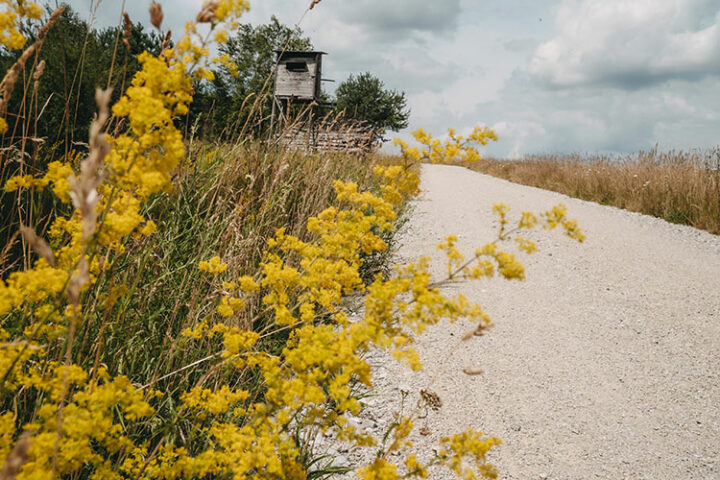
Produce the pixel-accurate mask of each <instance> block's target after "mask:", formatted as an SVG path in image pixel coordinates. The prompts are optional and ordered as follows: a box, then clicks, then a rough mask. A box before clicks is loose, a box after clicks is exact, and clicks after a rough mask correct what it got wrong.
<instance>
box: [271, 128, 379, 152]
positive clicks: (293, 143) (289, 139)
mask: <svg viewBox="0 0 720 480" xmlns="http://www.w3.org/2000/svg"><path fill="white" fill-rule="evenodd" d="M278 143H279V144H280V145H283V146H285V147H287V148H290V149H293V150H302V151H319V152H342V153H355V154H367V153H370V152H372V151H374V150H376V149H377V148H378V147H379V141H378V137H377V135H376V133H375V130H374V129H373V128H372V127H370V126H369V125H367V124H365V123H363V122H357V121H352V120H344V121H339V122H333V123H325V124H321V125H319V126H315V131H314V135H311V131H310V127H309V125H308V124H300V125H298V124H296V125H293V126H290V127H288V128H286V129H285V130H284V131H283V132H282V133H281V134H280V135H279V136H278Z"/></svg>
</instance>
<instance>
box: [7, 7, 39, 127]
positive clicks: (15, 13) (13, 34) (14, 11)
mask: <svg viewBox="0 0 720 480" xmlns="http://www.w3.org/2000/svg"><path fill="white" fill-rule="evenodd" d="M0 6H2V8H3V10H2V11H0V46H3V47H5V48H7V49H8V50H17V49H20V48H23V47H24V46H25V43H26V42H27V39H26V38H25V36H24V35H23V34H22V33H21V32H20V28H21V24H22V20H23V19H27V20H38V19H39V18H40V17H41V16H42V8H41V7H40V5H38V4H37V3H35V2H30V1H28V2H26V1H24V0H0ZM3 100H4V101H5V102H7V99H3ZM7 129H8V124H7V121H6V120H5V119H4V118H2V117H0V134H3V133H5V132H7Z"/></svg>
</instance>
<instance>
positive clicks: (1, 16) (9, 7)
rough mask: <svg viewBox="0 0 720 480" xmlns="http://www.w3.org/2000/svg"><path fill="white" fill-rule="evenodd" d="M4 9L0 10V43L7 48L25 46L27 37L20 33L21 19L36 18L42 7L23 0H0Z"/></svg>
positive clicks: (13, 48)
mask: <svg viewBox="0 0 720 480" xmlns="http://www.w3.org/2000/svg"><path fill="white" fill-rule="evenodd" d="M0 5H2V6H3V8H4V10H3V11H2V12H0V45H2V46H4V47H6V48H8V49H9V50H17V49H20V48H23V47H24V46H25V42H27V39H26V38H25V37H24V36H23V34H22V33H20V22H21V21H22V20H23V19H32V20H38V19H39V18H40V17H41V16H42V12H43V10H42V7H40V5H38V4H37V3H35V2H26V1H23V0H0Z"/></svg>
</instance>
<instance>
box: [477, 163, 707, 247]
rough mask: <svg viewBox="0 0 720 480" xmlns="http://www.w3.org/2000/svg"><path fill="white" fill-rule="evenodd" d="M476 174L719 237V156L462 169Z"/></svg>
mask: <svg viewBox="0 0 720 480" xmlns="http://www.w3.org/2000/svg"><path fill="white" fill-rule="evenodd" d="M463 165H464V166H466V167H468V168H471V169H473V170H476V171H478V172H482V173H486V174H489V175H493V176H495V177H499V178H504V179H506V180H510V181H512V182H516V183H521V184H523V185H530V186H533V187H538V188H544V189H546V190H552V191H555V192H559V193H564V194H565V195H569V196H571V197H576V198H581V199H583V200H589V201H592V202H597V203H601V204H603V205H612V206H614V207H619V208H624V209H626V210H630V211H632V212H640V213H644V214H647V215H652V216H655V217H658V218H662V219H665V220H667V221H669V222H672V223H678V224H684V225H691V226H693V227H695V228H700V229H703V230H707V231H708V232H710V233H714V234H716V235H718V234H720V150H719V149H714V150H711V151H670V152H659V151H658V150H650V151H647V152H640V153H638V154H634V155H625V156H622V157H605V156H594V157H583V156H580V155H535V156H531V157H527V158H522V159H519V160H497V159H492V158H484V159H482V160H481V161H478V162H474V163H472V164H470V163H464V164H463Z"/></svg>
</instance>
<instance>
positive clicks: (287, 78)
mask: <svg viewBox="0 0 720 480" xmlns="http://www.w3.org/2000/svg"><path fill="white" fill-rule="evenodd" d="M276 54H277V56H278V57H277V62H276V68H275V89H274V92H273V102H272V114H271V117H270V118H271V119H270V128H271V130H272V132H273V133H274V134H275V136H276V138H277V142H278V143H279V144H280V145H283V146H285V147H287V148H292V149H297V150H304V151H308V152H315V151H324V152H349V153H368V152H370V151H372V150H374V149H375V148H376V147H377V144H378V137H377V135H376V133H375V131H374V129H372V128H371V127H370V126H368V125H366V124H364V123H363V122H358V121H354V120H345V119H342V118H337V117H333V118H329V117H331V115H330V114H327V115H325V114H323V109H326V111H327V109H328V107H333V106H334V104H332V103H328V102H325V101H323V98H322V88H321V82H322V57H323V55H327V54H326V53H325V52H320V51H312V52H301V51H276ZM293 107H296V108H293Z"/></svg>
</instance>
